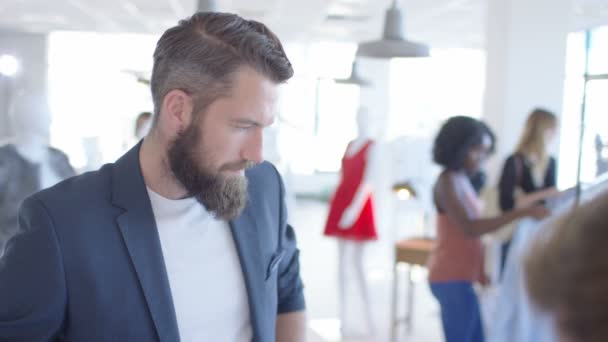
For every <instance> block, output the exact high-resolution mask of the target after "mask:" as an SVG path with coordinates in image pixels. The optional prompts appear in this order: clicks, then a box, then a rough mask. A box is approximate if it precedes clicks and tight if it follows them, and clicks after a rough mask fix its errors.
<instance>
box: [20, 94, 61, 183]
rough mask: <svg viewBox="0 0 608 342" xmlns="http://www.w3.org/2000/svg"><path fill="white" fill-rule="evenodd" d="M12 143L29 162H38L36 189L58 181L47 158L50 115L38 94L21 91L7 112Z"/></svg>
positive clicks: (58, 178) (59, 177) (36, 163)
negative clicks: (10, 109)
mask: <svg viewBox="0 0 608 342" xmlns="http://www.w3.org/2000/svg"><path fill="white" fill-rule="evenodd" d="M10 119H11V127H12V129H13V137H14V138H13V139H12V144H13V145H14V146H15V149H16V150H17V152H18V153H19V154H20V155H21V157H23V159H25V160H27V161H28V162H30V163H31V164H34V165H39V167H40V169H39V170H40V172H39V181H40V188H41V189H44V188H48V187H50V186H53V185H55V184H56V183H58V182H59V181H61V179H62V178H61V176H60V175H59V174H58V173H57V172H56V171H55V170H53V168H52V167H51V165H50V159H49V137H50V133H49V129H50V126H51V118H50V114H49V112H48V110H47V107H46V105H45V102H44V100H43V99H42V98H41V97H36V96H28V95H25V94H22V95H21V96H19V97H18V98H17V100H16V101H15V103H14V105H13V108H12V112H11V118H10Z"/></svg>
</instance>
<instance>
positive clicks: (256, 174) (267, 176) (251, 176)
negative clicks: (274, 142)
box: [245, 161, 279, 182]
mask: <svg viewBox="0 0 608 342" xmlns="http://www.w3.org/2000/svg"><path fill="white" fill-rule="evenodd" d="M245 174H246V176H247V179H248V180H249V181H263V180H268V181H272V182H276V181H277V178H278V177H279V173H278V171H277V169H276V168H275V166H274V165H272V164H271V163H270V162H268V161H264V162H262V163H260V164H257V165H256V166H254V167H252V168H250V169H248V170H247V171H246V173H245Z"/></svg>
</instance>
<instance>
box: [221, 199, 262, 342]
mask: <svg viewBox="0 0 608 342" xmlns="http://www.w3.org/2000/svg"><path fill="white" fill-rule="evenodd" d="M230 228H231V230H232V236H233V238H234V241H235V245H236V248H237V251H238V254H239V260H240V262H241V268H242V270H243V276H244V279H245V286H246V288H247V294H248V298H249V315H250V319H251V326H252V328H253V340H254V341H266V340H267V338H266V337H265V336H264V333H265V329H264V328H263V327H264V326H268V322H265V321H264V320H265V319H266V314H265V312H266V301H265V299H264V298H265V296H264V294H265V286H266V285H265V279H264V275H265V272H264V263H263V261H262V255H261V253H260V241H259V236H258V233H257V225H256V221H255V216H254V213H253V209H252V208H251V204H248V205H247V207H246V208H245V210H244V211H243V213H242V214H241V215H240V216H239V217H238V218H237V219H235V220H233V221H231V222H230Z"/></svg>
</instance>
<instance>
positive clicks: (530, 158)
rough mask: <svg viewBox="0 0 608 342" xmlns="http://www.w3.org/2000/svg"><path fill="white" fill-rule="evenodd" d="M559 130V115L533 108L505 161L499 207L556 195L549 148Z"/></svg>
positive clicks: (505, 208)
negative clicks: (515, 144)
mask: <svg viewBox="0 0 608 342" xmlns="http://www.w3.org/2000/svg"><path fill="white" fill-rule="evenodd" d="M556 131H557V117H556V116H555V114H553V113H552V112H550V111H548V110H545V109H540V108H537V109H534V110H533V111H532V112H531V113H530V115H528V119H527V120H526V125H525V127H524V131H523V133H522V135H521V138H520V139H519V144H518V145H517V148H516V150H515V153H513V154H512V155H511V156H509V157H508V158H507V160H506V161H505V163H504V166H503V170H502V175H501V177H500V181H499V185H498V188H499V200H500V208H501V209H502V211H503V212H509V211H511V210H513V209H515V208H525V207H528V206H530V205H532V204H535V203H543V202H544V201H545V200H547V199H549V198H552V197H555V196H557V195H558V194H559V191H558V190H557V189H556V187H555V183H556V166H555V164H556V163H555V159H554V158H553V157H551V156H550V155H549V151H548V147H549V145H550V144H551V142H552V141H553V139H554V137H555V133H556ZM510 243H511V242H510V241H506V242H504V243H503V245H502V255H501V270H502V269H503V268H504V265H505V262H506V258H507V254H508V251H509V247H510Z"/></svg>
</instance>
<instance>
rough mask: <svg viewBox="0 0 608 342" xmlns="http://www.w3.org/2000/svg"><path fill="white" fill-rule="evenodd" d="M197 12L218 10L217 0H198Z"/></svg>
mask: <svg viewBox="0 0 608 342" xmlns="http://www.w3.org/2000/svg"><path fill="white" fill-rule="evenodd" d="M196 11H197V12H217V11H218V7H217V1H215V0H198V2H197V4H196Z"/></svg>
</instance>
